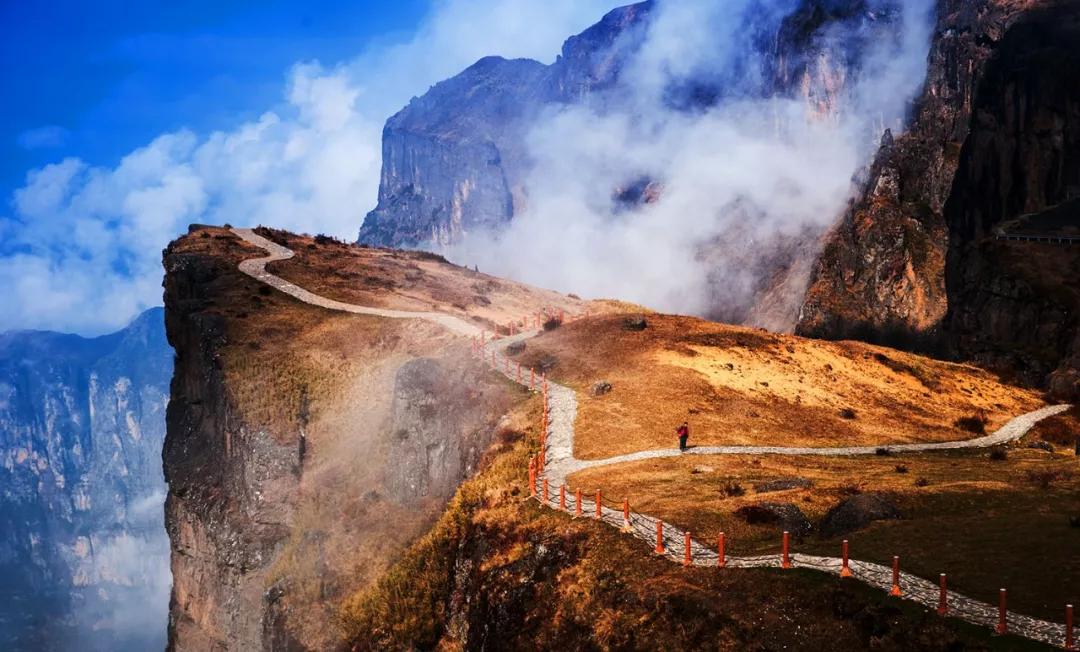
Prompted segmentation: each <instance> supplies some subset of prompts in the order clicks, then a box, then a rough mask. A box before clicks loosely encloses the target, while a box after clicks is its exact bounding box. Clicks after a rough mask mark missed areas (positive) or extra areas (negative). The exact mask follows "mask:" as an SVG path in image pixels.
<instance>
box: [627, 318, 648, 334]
mask: <svg viewBox="0 0 1080 652" xmlns="http://www.w3.org/2000/svg"><path fill="white" fill-rule="evenodd" d="M648 326H649V322H647V321H645V318H644V317H642V316H641V315H634V316H632V317H626V318H624V319H623V322H622V327H623V330H624V331H643V330H645V329H646V328H648Z"/></svg>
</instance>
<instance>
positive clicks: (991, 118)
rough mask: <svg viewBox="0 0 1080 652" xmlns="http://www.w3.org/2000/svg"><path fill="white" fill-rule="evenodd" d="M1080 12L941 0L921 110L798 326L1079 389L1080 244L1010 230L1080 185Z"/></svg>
mask: <svg viewBox="0 0 1080 652" xmlns="http://www.w3.org/2000/svg"><path fill="white" fill-rule="evenodd" d="M1078 21H1080V17H1078V14H1077V12H1076V9H1075V4H1072V3H1067V2H1049V1H1046V2H1026V3H1025V2H1006V1H1003V0H978V1H975V2H968V1H965V2H961V1H958V0H947V1H944V2H942V3H940V10H939V17H938V25H937V29H936V33H935V37H934V41H933V45H932V48H931V54H930V61H929V68H928V75H927V83H926V87H925V89H924V91H923V94H922V97H921V98H920V100H919V102H918V111H917V117H916V119H915V121H914V124H913V125H912V126H911V128H910V129H909V130H908V132H907V133H905V134H904V135H902V136H899V137H897V138H896V139H895V140H893V139H892V138H887V139H885V140H884V141H883V143H882V146H881V149H880V151H879V153H878V155H877V158H876V160H875V162H874V164H873V167H872V169H871V171H870V175H869V180H868V182H867V185H866V190H865V192H864V193H863V194H862V196H861V197H859V198H858V200H857V201H856V202H855V203H854V204H853V206H852V207H851V209H850V210H849V211H848V213H847V214H846V215H845V216H844V218H843V220H842V221H841V223H840V224H839V226H838V227H837V228H836V229H835V230H834V232H833V233H832V234H831V235H830V237H829V240H828V243H827V244H826V246H825V248H824V251H823V253H822V255H821V257H820V259H819V260H818V262H817V265H816V269H815V271H814V277H813V282H812V284H811V286H810V289H809V291H808V293H807V296H806V300H805V303H804V305H803V308H802V311H801V314H800V320H799V325H798V332H799V333H801V334H805V335H811V336H824V337H834V338H842V337H856V338H862V339H870V340H874V341H879V342H882V343H886V344H892V345H896V346H907V347H916V348H924V349H929V350H933V351H937V352H939V353H943V354H951V355H954V356H959V357H963V358H967V359H976V360H979V361H981V362H983V363H987V364H991V365H995V366H998V367H1000V368H1002V369H1009V370H1012V371H1016V372H1019V373H1020V374H1021V376H1022V377H1023V378H1025V379H1027V380H1029V381H1031V382H1035V383H1043V382H1047V381H1048V379H1049V380H1051V381H1052V383H1053V386H1054V388H1055V390H1057V391H1058V393H1060V394H1061V395H1062V396H1069V395H1073V396H1075V392H1076V385H1075V380H1076V377H1075V371H1074V370H1075V369H1076V364H1075V357H1076V355H1077V349H1076V346H1077V332H1078V331H1077V323H1076V316H1075V315H1076V309H1077V307H1078V305H1080V303H1078V301H1077V296H1078V295H1077V293H1076V289H1075V284H1074V279H1075V278H1076V272H1077V270H1080V265H1078V262H1080V252H1078V251H1077V250H1076V248H1075V247H1074V248H1071V249H1070V248H1061V247H1058V248H1056V249H1055V248H1052V247H1048V246H1046V245H1043V246H1041V247H1040V246H1035V245H1025V244H1020V243H1009V242H1006V241H998V240H996V239H995V234H996V231H997V230H999V229H1001V228H1002V227H1004V226H1006V225H1007V224H1008V223H1009V222H1010V221H1011V220H1014V219H1015V218H1018V217H1020V216H1022V215H1025V214H1038V213H1040V211H1044V210H1047V209H1050V208H1052V207H1054V206H1055V205H1058V204H1060V203H1062V202H1067V201H1068V200H1071V199H1073V198H1075V197H1077V196H1078V195H1080V163H1078V160H1080V159H1078V155H1077V152H1078V151H1080V109H1078V107H1080V77H1078V76H1077V73H1076V70H1077V65H1078V62H1080V45H1078V44H1080V26H1078ZM1071 219H1072V222H1073V223H1074V224H1080V214H1074V215H1073V217H1072V218H1071ZM1035 221H1038V220H1037V218H1035ZM1058 221H1059V222H1060V220H1058ZM1067 221H1068V220H1066V222H1067ZM1061 226H1062V225H1061V224H1055V225H1054V226H1053V228H1061ZM1070 360H1073V361H1072V362H1070ZM1051 374H1052V375H1051Z"/></svg>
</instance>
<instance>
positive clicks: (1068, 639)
mask: <svg viewBox="0 0 1080 652" xmlns="http://www.w3.org/2000/svg"><path fill="white" fill-rule="evenodd" d="M1065 649H1066V650H1075V649H1076V645H1075V644H1074V643H1073V606H1072V605H1071V604H1067V605H1065Z"/></svg>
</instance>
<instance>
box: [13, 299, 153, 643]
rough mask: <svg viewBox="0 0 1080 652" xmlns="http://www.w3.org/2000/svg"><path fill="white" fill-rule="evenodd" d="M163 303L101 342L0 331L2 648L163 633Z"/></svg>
mask: <svg viewBox="0 0 1080 652" xmlns="http://www.w3.org/2000/svg"><path fill="white" fill-rule="evenodd" d="M171 376H172V350H171V348H170V347H169V345H168V343H167V341H166V340H165V332H164V317H163V311H162V309H161V308H154V309H151V310H148V311H146V312H144V313H142V314H141V315H139V316H138V317H137V318H136V319H135V320H134V321H132V323H131V324H130V325H129V326H127V327H126V328H124V329H123V330H121V331H118V332H116V333H111V334H108V335H103V336H100V337H94V338H84V337H80V336H77V335H69V334H61V333H54V332H49V331H13V332H8V333H3V334H0V594H2V595H3V600H0V647H3V648H4V649H14V650H19V649H74V648H76V647H77V648H78V649H89V650H97V649H102V650H105V649H118V648H120V649H145V648H146V647H154V646H157V647H161V646H163V645H164V639H165V625H166V622H165V617H166V613H167V606H168V604H167V600H168V598H167V595H168V584H169V580H168V540H167V538H166V536H165V531H164V514H163V510H162V501H163V498H164V491H165V483H164V478H163V475H162V468H161V446H162V441H163V440H164V434H165V406H166V404H167V403H168V397H169V381H170V378H171Z"/></svg>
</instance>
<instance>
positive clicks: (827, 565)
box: [232, 228, 1071, 646]
mask: <svg viewBox="0 0 1080 652" xmlns="http://www.w3.org/2000/svg"><path fill="white" fill-rule="evenodd" d="M232 231H233V233H235V234H236V235H237V236H239V237H240V238H241V239H243V240H245V241H246V242H249V243H251V244H253V245H255V246H257V247H260V248H262V249H265V250H266V251H267V252H268V253H269V255H268V256H265V257H262V258H250V259H248V260H245V261H243V262H241V263H240V265H239V269H240V271H242V272H244V273H245V274H247V275H249V276H251V277H253V278H255V279H258V280H259V281H262V282H263V283H266V284H267V285H270V286H272V287H274V288H276V289H278V290H281V291H282V292H284V293H285V294H288V295H289V296H292V297H295V298H296V299H299V300H300V301H303V302H305V303H309V304H311V305H315V306H321V307H323V308H327V309H329V310H339V311H343V312H349V313H353V314H361V315H375V316H379V317H387V318H391V319H424V320H427V321H431V322H434V323H437V324H439V325H441V326H443V327H445V328H446V329H447V330H449V331H451V332H453V333H456V334H458V335H463V336H467V337H470V338H476V337H482V336H483V334H484V330H483V329H482V328H480V327H479V326H476V325H474V324H470V323H469V322H467V321H465V320H463V319H460V318H458V317H455V316H452V315H446V314H442V313H438V312H408V311H403V310H388V309H384V308H371V307H367V306H358V305H355V304H350V303H343V302H341V301H335V300H333V299H327V298H325V297H322V296H319V295H317V294H314V293H312V292H309V291H308V290H305V289H304V288H302V287H300V286H298V285H295V284H293V283H290V282H288V281H286V280H285V279H283V278H281V277H278V276H275V275H273V274H271V273H269V272H267V271H266V265H267V264H268V263H271V262H273V261H276V260H286V259H288V258H291V257H292V255H293V252H292V251H291V250H289V249H287V248H285V247H282V246H280V245H278V244H276V243H274V242H271V241H270V240H267V239H266V238H263V237H262V236H259V235H257V234H256V233H254V232H253V231H252V230H251V229H237V228H234V229H233V230H232ZM537 332H538V331H526V332H522V333H519V334H517V335H514V336H512V337H503V338H500V339H497V340H488V341H487V342H485V343H484V345H483V347H482V348H481V352H482V353H483V355H484V360H485V361H486V362H488V363H490V364H491V366H492V368H493V369H495V370H496V371H498V372H499V373H502V374H503V375H505V376H506V377H507V378H509V379H511V380H513V381H516V380H517V378H516V365H515V364H507V363H508V360H507V357H506V355H505V350H506V347H507V346H508V345H509V344H511V343H513V342H515V341H519V340H525V339H528V338H531V337H533V336H535V335H536V334H537ZM508 370H509V371H508ZM548 405H549V418H548V432H547V450H545V451H543V452H544V455H545V460H546V463H545V468H544V478H545V479H546V480H547V481H548V484H549V486H550V487H552V488H558V487H560V486H562V485H564V484H565V483H566V478H567V477H568V476H569V475H571V474H572V473H575V472H577V471H580V470H583V469H588V468H595V467H598V466H606V465H610V464H621V463H624V462H631V461H636V460H642V459H652V458H661V457H675V456H679V455H686V454H692V455H748V454H749V455H873V454H875V453H876V452H877V448H879V447H876V446H855V447H829V448H805V447H802V448H793V447H783V446H702V447H696V448H691V449H689V450H687V451H686V452H685V453H684V452H681V451H679V450H678V449H658V450H648V451H640V452H637V453H630V454H628V455H619V456H616V457H609V458H606V459H600V460H579V459H577V458H575V457H574V420H575V419H576V417H577V398H576V397H575V395H574V391H573V390H572V389H570V388H568V387H564V386H562V385H559V384H556V383H552V382H550V381H549V383H548ZM1070 407H1071V406H1070V405H1052V406H1047V407H1043V408H1040V409H1038V410H1035V411H1033V412H1028V413H1027V414H1022V415H1020V416H1017V417H1015V418H1013V419H1012V420H1010V421H1009V422H1008V423H1006V424H1005V425H1004V426H1002V427H1001V428H999V429H998V430H997V431H996V432H994V433H993V434H990V435H986V436H983V437H978V438H975V439H968V440H962V441H952V442H936V443H925V444H893V445H888V446H886V448H888V449H889V450H890V451H892V452H894V453H904V452H921V451H934V450H947V449H957V448H981V447H987V446H994V445H997V444H1002V443H1006V442H1009V441H1013V440H1016V439H1019V438H1020V437H1023V436H1024V435H1025V434H1026V433H1027V432H1028V430H1030V429H1031V428H1032V427H1033V426H1034V425H1035V424H1036V423H1038V422H1039V421H1040V420H1042V419H1045V418H1047V417H1050V416H1053V415H1055V414H1059V413H1061V412H1064V411H1065V410H1068V409H1069V408H1070ZM540 481H541V480H540V478H538V479H537V482H538V483H539V482H540ZM557 496H558V492H557V491H555V492H553V493H552V495H551V496H550V497H549V500H548V501H547V505H548V506H549V507H552V508H555V509H558V497H557ZM566 501H567V509H568V510H570V511H575V510H576V508H577V505H576V498H575V496H574V495H569V494H568V495H567V496H566ZM581 511H582V513H583V514H584V515H588V516H591V517H597V511H596V503H595V501H594V500H592V499H591V498H584V497H583V498H582V501H581ZM598 518H600V519H601V520H603V521H604V522H607V523H609V524H611V525H614V526H615V527H619V528H622V529H624V530H626V531H627V532H629V533H631V534H633V535H634V536H636V537H637V538H639V539H642V540H643V541H645V542H647V543H648V544H650V545H654V544H655V542H656V539H657V536H656V534H657V519H655V518H653V517H651V516H646V515H644V514H637V513H633V512H631V513H630V518H629V520H627V519H624V515H623V512H622V511H620V510H615V509H611V508H609V507H605V506H603V505H601V507H600V512H599V515H598ZM662 530H663V534H662V540H663V543H664V554H665V555H666V556H667V557H669V558H670V559H672V560H674V561H683V560H684V558H685V554H686V543H685V541H686V532H684V531H683V530H680V529H678V528H675V527H673V526H670V525H667V524H664V525H662ZM690 557H691V563H692V564H694V565H695V566H716V565H717V562H718V560H719V553H718V552H717V551H716V550H714V549H712V548H709V547H706V546H705V545H703V544H702V543H700V542H699V541H695V540H693V539H690ZM789 559H790V563H791V565H793V566H799V567H805V568H813V569H816V570H820V571H822V572H826V573H833V574H839V573H840V569H841V565H842V560H841V559H840V558H839V557H820V556H813V555H803V554H799V553H793V554H791V555H790V558H789ZM725 564H726V565H727V566H730V567H735V568H747V567H781V565H782V559H781V556H780V555H761V556H754V557H732V556H726V557H725ZM849 567H850V570H851V573H852V576H853V577H854V578H856V579H858V580H860V581H862V582H865V583H867V584H870V585H871V586H875V587H878V588H881V589H885V590H889V589H891V588H892V586H893V583H892V569H891V568H890V567H887V566H883V565H881V564H875V563H871V562H863V561H858V560H855V559H852V560H850V563H849ZM900 586H901V587H902V591H903V596H904V597H905V598H907V599H909V600H914V601H916V602H919V603H921V604H923V605H926V606H928V607H931V608H934V607H936V606H937V605H938V597H939V588H938V585H937V584H936V583H934V582H930V581H928V580H925V579H922V578H920V577H917V576H914V575H911V574H909V573H903V572H902V573H901V574H900ZM948 604H949V615H950V616H954V617H957V618H961V619H963V620H966V621H968V622H970V623H974V624H978V625H984V626H987V627H994V626H996V625H997V622H998V607H997V606H995V605H990V604H987V603H985V602H980V601H978V600H973V599H971V598H968V597H966V596H964V595H961V594H958V593H955V592H953V591H949V592H948ZM1007 619H1008V628H1009V631H1010V632H1011V633H1014V634H1018V635H1020V636H1024V637H1027V638H1030V639H1033V640H1036V641H1041V642H1043V643H1048V644H1050V645H1058V646H1060V645H1061V643H1062V642H1063V641H1064V639H1065V626H1064V625H1061V624H1058V623H1052V622H1048V621H1045V620H1039V619H1036V618H1031V617H1029V616H1024V615H1021V614H1016V613H1012V612H1009V613H1008V615H1007Z"/></svg>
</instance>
